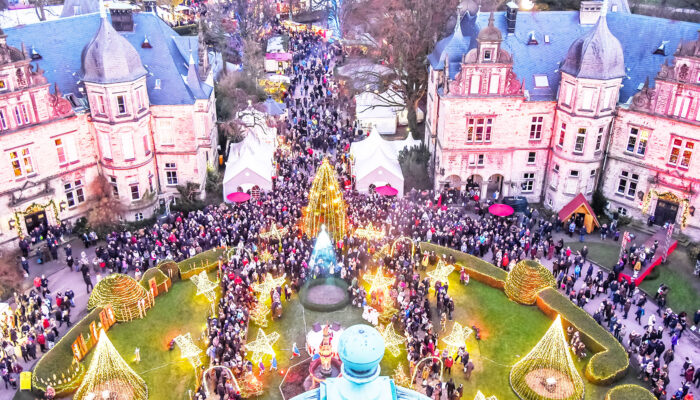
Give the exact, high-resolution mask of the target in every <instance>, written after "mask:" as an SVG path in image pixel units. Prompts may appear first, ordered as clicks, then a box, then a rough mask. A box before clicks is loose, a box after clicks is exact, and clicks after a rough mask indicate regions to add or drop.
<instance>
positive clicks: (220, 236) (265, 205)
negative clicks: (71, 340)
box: [1, 26, 700, 400]
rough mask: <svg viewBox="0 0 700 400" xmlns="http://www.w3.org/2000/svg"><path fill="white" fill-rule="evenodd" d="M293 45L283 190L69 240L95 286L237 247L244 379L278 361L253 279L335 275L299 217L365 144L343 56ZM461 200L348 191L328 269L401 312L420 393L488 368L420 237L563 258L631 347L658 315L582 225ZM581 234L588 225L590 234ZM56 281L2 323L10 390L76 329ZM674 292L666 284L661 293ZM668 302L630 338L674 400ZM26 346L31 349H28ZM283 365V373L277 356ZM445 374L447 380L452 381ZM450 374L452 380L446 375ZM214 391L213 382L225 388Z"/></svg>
mask: <svg viewBox="0 0 700 400" xmlns="http://www.w3.org/2000/svg"><path fill="white" fill-rule="evenodd" d="M274 29H275V30H276V31H277V33H280V32H281V30H282V28H281V27H280V26H276V27H275V28H274ZM289 46H290V51H291V52H292V53H293V58H292V63H291V65H290V68H289V69H288V70H287V71H285V72H286V74H287V75H288V76H289V78H290V85H289V87H288V90H287V92H286V93H285V94H284V96H283V97H284V102H285V103H286V105H287V110H288V115H287V119H286V121H285V122H284V124H285V126H284V129H282V130H281V131H282V132H283V135H284V142H285V143H286V144H287V145H288V146H287V147H285V148H279V149H278V150H277V151H276V153H275V159H276V163H277V177H276V179H275V180H274V187H273V190H272V191H271V192H269V193H264V192H263V193H260V194H259V196H258V197H256V198H253V199H251V200H250V201H248V202H245V203H238V204H234V205H228V204H221V205H216V206H214V205H212V206H207V207H205V208H204V209H202V210H198V211H193V212H189V213H181V212H173V213H170V214H169V215H168V216H167V217H165V219H164V220H162V221H161V222H160V223H158V224H155V225H153V226H151V227H148V228H144V229H141V230H138V231H135V232H130V231H126V230H125V231H120V232H113V233H110V234H109V235H107V236H106V237H105V238H104V242H100V243H98V242H97V238H96V236H92V235H90V234H87V235H86V236H85V237H83V240H84V242H85V245H86V246H89V245H93V246H96V250H95V257H94V258H93V259H92V260H90V259H88V257H87V256H86V255H85V254H84V253H82V254H81V255H80V256H79V257H76V258H77V260H74V259H73V254H72V249H71V248H70V245H68V246H64V251H65V257H66V262H67V263H68V265H69V266H70V267H72V268H74V269H75V270H76V271H80V272H81V273H82V274H83V278H84V280H85V283H86V290H87V291H88V292H89V291H90V290H91V288H92V278H91V277H92V276H93V275H94V276H96V280H99V279H100V277H104V276H107V275H109V274H111V273H114V272H121V273H134V274H137V273H140V272H142V271H144V270H146V269H148V268H151V267H154V266H155V265H157V264H158V263H159V262H160V261H162V260H167V259H170V260H175V261H180V260H183V259H186V258H189V257H192V256H194V255H196V254H198V253H200V252H202V251H205V250H208V249H211V248H214V247H224V246H226V247H229V248H233V249H235V255H234V256H232V257H222V259H221V260H220V262H219V276H220V279H221V297H220V301H219V303H218V304H217V308H216V312H215V313H214V314H213V315H211V316H210V317H209V318H208V321H207V331H206V335H207V337H206V342H207V350H206V353H207V355H208V357H209V360H210V365H223V366H226V367H229V368H230V369H231V371H232V372H233V373H234V375H235V376H236V377H237V378H239V381H240V378H242V377H245V376H247V375H249V374H256V372H257V374H261V373H262V372H263V371H264V370H265V367H266V365H265V364H264V363H262V364H259V365H253V363H251V362H250V361H248V360H246V358H245V357H246V346H245V344H246V339H247V337H248V322H249V318H250V310H251V309H253V308H254V307H255V305H256V302H257V301H258V300H257V299H256V296H255V295H254V291H253V290H252V287H253V284H254V283H259V282H261V281H262V280H263V279H264V277H265V276H266V275H267V274H268V273H269V274H271V275H272V276H274V277H279V276H282V275H285V276H286V278H287V282H288V283H287V284H284V285H282V286H278V287H276V288H275V289H273V290H272V292H271V293H270V298H271V299H273V302H274V300H275V299H276V300H277V304H278V306H279V307H282V304H284V302H283V301H282V300H289V299H290V298H291V296H293V294H294V293H296V292H298V290H299V289H300V287H301V286H302V285H303V283H304V282H305V281H306V280H307V279H308V278H309V277H311V276H318V275H319V274H320V273H322V271H317V270H314V269H312V268H310V266H309V259H310V257H311V253H312V250H313V239H314V238H308V237H306V236H305V235H303V234H302V233H301V231H300V228H298V226H299V223H298V222H299V221H300V219H301V218H302V210H303V208H304V207H305V206H306V201H307V197H308V191H309V188H310V186H311V181H312V179H313V176H314V172H315V170H316V168H317V167H318V166H319V165H320V163H321V161H322V159H323V158H324V157H325V158H328V159H329V160H330V163H331V165H334V166H335V167H336V172H337V175H338V176H339V180H340V182H341V183H343V184H345V182H348V181H351V173H350V168H349V163H348V158H347V151H348V150H349V147H350V144H351V143H352V142H353V141H356V140H362V139H363V138H364V136H365V134H364V133H363V132H362V131H361V130H359V129H357V127H356V125H355V124H354V122H353V121H352V119H351V118H350V117H349V116H348V110H347V109H345V108H344V105H345V104H346V103H347V101H346V100H345V99H343V98H342V95H341V92H340V88H339V87H338V84H337V82H336V81H335V80H334V78H333V71H334V67H335V65H336V64H337V63H338V62H340V61H341V60H342V59H343V55H342V51H341V49H340V48H339V47H338V46H337V45H336V44H333V43H329V42H326V41H324V40H322V39H321V37H320V36H318V35H316V34H315V33H312V32H290V41H289ZM440 196H442V197H440ZM447 198H448V197H447V195H446V193H442V194H441V193H433V192H429V193H428V194H423V193H419V192H417V191H415V190H412V191H410V192H409V193H408V194H407V195H406V196H405V197H403V198H398V199H397V198H391V197H382V196H379V195H377V194H360V193H357V192H355V191H352V190H347V191H346V193H345V201H346V203H347V215H348V221H347V225H348V227H349V229H348V233H347V234H346V237H345V238H344V239H343V240H342V241H341V242H340V243H338V244H337V249H338V254H337V264H336V265H334V266H333V268H332V269H331V270H330V271H326V272H325V273H330V274H332V275H335V276H337V277H340V278H341V279H345V280H347V281H348V283H349V284H350V290H351V291H352V293H351V295H352V297H353V304H354V305H356V306H358V307H363V306H367V305H368V300H367V297H368V296H369V298H370V300H369V305H370V306H373V307H376V308H379V309H383V308H384V307H394V308H396V309H397V310H399V312H397V313H395V314H394V315H393V318H392V320H391V322H392V323H394V324H396V327H397V332H401V333H403V334H405V335H406V337H407V338H408V340H407V343H406V354H407V359H408V362H409V366H410V371H409V372H410V375H412V374H413V372H414V371H416V369H417V375H418V376H419V378H420V379H419V382H420V386H419V387H418V390H421V391H423V392H424V393H425V394H426V395H428V396H429V397H431V398H434V399H443V398H447V399H448V400H455V399H459V398H461V397H462V393H463V387H462V385H461V384H459V385H457V384H455V382H454V377H453V376H452V374H453V373H454V374H462V376H463V377H464V378H465V379H467V380H469V379H470V378H471V374H472V371H473V370H474V368H475V365H474V362H475V360H474V359H473V358H472V357H470V354H469V352H468V351H467V349H466V348H464V347H463V348H460V349H458V351H457V353H455V354H450V353H449V352H448V350H447V349H445V348H442V349H441V348H440V345H439V343H438V334H439V333H440V332H442V331H444V330H445V329H446V322H447V321H448V320H452V319H453V312H454V308H455V304H454V300H453V299H452V297H451V293H449V292H448V289H449V285H448V283H447V282H431V281H430V280H429V279H427V278H425V279H421V275H420V273H421V271H425V270H426V269H427V268H429V267H430V266H434V265H436V263H437V262H438V261H439V256H438V255H436V254H431V253H428V254H425V253H420V252H419V251H418V252H414V244H415V243H417V242H419V241H427V242H433V243H436V244H439V245H442V246H447V247H450V248H453V249H457V250H460V251H462V252H465V253H469V254H472V255H475V256H477V257H480V258H484V259H487V260H490V261H492V263H493V264H494V265H496V266H498V267H500V268H503V269H505V270H510V269H511V268H512V267H513V266H514V265H515V264H516V263H517V262H518V261H520V260H524V259H538V260H543V261H544V260H547V261H548V262H549V261H550V260H551V262H552V265H553V274H554V277H555V279H556V282H557V285H558V287H559V289H560V290H563V291H565V293H567V294H568V295H569V297H570V299H571V300H572V301H573V302H575V303H576V304H578V305H579V306H581V307H584V306H586V304H587V303H588V302H590V301H592V300H594V299H596V298H598V297H602V298H605V300H604V301H603V302H602V303H601V305H600V308H599V309H598V310H597V311H596V312H595V313H593V315H594V318H595V320H596V321H597V322H598V323H600V324H601V325H603V326H605V327H606V328H607V329H609V330H610V332H611V333H612V334H613V335H614V336H615V337H616V338H618V340H620V341H621V342H624V341H625V340H624V338H625V335H626V334H627V329H626V327H625V320H626V319H627V318H628V317H630V316H629V312H630V311H631V310H635V311H634V312H633V315H634V316H635V317H636V318H635V320H636V321H637V322H640V323H641V319H642V317H643V316H644V314H645V311H646V309H648V307H645V305H646V304H647V298H646V296H645V295H644V294H643V293H641V292H640V291H639V289H638V288H636V286H635V285H634V283H628V282H627V281H626V280H622V281H618V279H617V278H618V274H619V273H620V271H621V269H620V268H615V269H614V270H613V271H611V272H604V271H603V270H600V269H598V268H597V267H594V266H593V264H591V263H590V261H589V260H588V249H587V248H586V247H583V248H582V249H581V250H580V251H574V250H572V249H571V248H569V247H566V246H565V245H564V242H563V240H561V239H559V240H556V239H555V234H556V233H557V232H559V231H560V229H562V228H564V229H566V230H569V229H570V225H569V224H562V223H560V222H559V220H558V219H557V218H556V216H552V217H545V216H540V215H539V214H538V213H537V212H533V213H526V214H518V215H517V217H513V218H507V219H506V218H491V217H487V216H486V215H485V209H486V206H485V205H486V204H487V202H486V201H484V199H479V198H478V197H476V195H475V194H474V195H470V196H467V197H465V200H464V204H463V205H464V207H451V206H448V205H447V204H446V203H447V201H443V199H447ZM474 213H476V216H474ZM370 222H371V223H373V224H374V225H375V226H378V225H379V226H380V227H381V228H382V229H383V230H384V232H385V234H386V238H385V239H383V240H380V241H370V240H365V239H361V238H357V237H354V236H353V235H351V229H352V228H353V227H355V228H356V227H363V226H367V224H369V223H370ZM573 223H574V224H575V221H574V222H573ZM273 224H274V225H276V226H279V227H288V228H289V232H288V233H287V234H286V235H284V236H283V237H282V238H281V240H278V239H276V238H269V239H265V240H261V239H260V237H259V235H260V233H261V232H263V231H267V230H269V229H270V227H271V226H272V225H273ZM576 229H580V230H581V228H580V227H578V226H575V227H574V230H576ZM62 234H63V232H61V231H60V230H57V231H53V230H48V231H44V232H39V231H36V232H32V233H31V236H30V239H24V240H23V241H21V242H20V249H21V250H22V252H23V256H24V257H27V256H28V252H29V250H30V249H31V247H32V243H33V244H38V243H40V242H42V241H44V240H45V241H46V242H47V243H49V248H50V249H51V250H50V252H51V255H52V257H54V258H58V257H59V255H58V248H59V247H60V243H61V242H62V241H61V240H60V237H61V235H62ZM603 234H604V235H606V236H607V235H611V237H615V236H616V235H617V229H615V228H614V227H611V228H608V227H605V229H604V233H603V230H601V235H603ZM399 237H405V238H407V240H405V241H402V242H400V243H399V245H398V246H397V249H396V251H393V252H387V251H386V249H387V246H391V243H392V242H393V240H394V239H396V238H399ZM51 243H52V244H51ZM263 247H264V248H265V251H266V252H267V253H269V255H270V257H269V258H267V259H263V257H262V256H261V254H262V250H263ZM632 247H633V248H631V249H630V250H629V251H628V252H626V253H625V256H623V258H622V260H621V264H622V265H621V266H618V267H624V266H625V265H632V266H634V265H636V264H637V263H642V264H643V263H644V262H645V259H646V258H645V255H644V252H645V251H646V250H641V251H640V250H639V248H638V247H636V246H632ZM654 250H655V249H654ZM453 261H454V260H450V259H445V260H444V262H446V263H452V262H453ZM375 265H376V266H381V267H382V268H383V270H384V271H385V273H386V274H387V275H390V276H392V277H393V278H394V283H393V284H392V285H391V288H390V289H389V292H388V295H387V296H384V294H383V293H382V294H379V293H367V292H366V291H365V290H364V289H363V288H362V287H361V285H359V284H358V282H359V279H360V278H361V277H362V276H363V275H364V274H365V273H366V272H368V270H369V268H370V266H375ZM29 272H30V271H29V270H28V269H27V273H29ZM460 282H462V284H467V283H468V282H469V276H468V274H467V273H466V272H465V271H464V270H462V271H461V272H460ZM47 285H48V281H47V282H46V284H44V279H40V281H39V286H37V287H36V288H35V289H34V290H33V291H32V292H30V293H29V294H28V295H18V296H16V298H15V303H16V304H17V305H18V306H17V307H16V309H15V311H14V313H13V315H12V318H13V321H10V323H6V324H4V325H2V329H3V332H2V333H3V343H2V347H3V358H2V369H1V371H2V375H3V379H4V380H5V384H6V386H7V385H10V384H12V379H13V374H16V373H18V371H17V366H16V363H15V362H14V361H16V360H17V357H19V356H21V357H24V359H25V360H27V359H29V358H36V356H37V351H36V348H37V346H39V349H40V351H42V352H44V351H47V350H48V349H50V348H51V347H52V346H53V344H54V343H55V341H56V340H57V336H58V331H57V329H56V327H57V326H61V324H62V323H64V322H65V323H67V324H70V309H71V303H72V292H71V293H64V294H60V293H56V295H55V296H53V295H52V294H51V293H50V292H49V291H48V289H47ZM664 296H665V292H664V291H663V290H662V291H661V293H660V296H659V297H660V298H661V299H663V298H664ZM662 301H663V300H662ZM662 306H663V303H662ZM662 308H663V307H659V311H658V314H655V313H650V315H649V316H648V317H647V318H646V329H645V331H644V332H643V333H637V332H634V331H632V332H629V338H628V342H627V343H626V345H627V346H628V348H629V351H630V354H631V355H632V357H631V359H632V360H633V365H634V366H635V367H636V368H637V370H638V371H639V377H640V379H643V380H645V381H647V382H649V385H650V388H651V389H652V390H653V391H654V394H655V395H657V397H658V398H664V397H662V394H664V393H666V391H667V387H666V386H667V385H668V382H669V379H668V376H669V367H668V366H669V364H670V363H671V362H672V361H673V360H674V358H675V356H674V349H673V347H675V345H673V344H672V346H671V348H665V345H664V343H663V341H662V338H663V336H664V335H667V336H668V337H670V338H671V342H672V343H673V342H674V339H673V338H675V342H676V343H677V341H678V340H679V338H680V337H681V335H683V333H684V332H685V331H686V329H687V328H688V325H689V322H688V321H687V315H686V314H685V313H680V314H675V313H674V312H673V311H672V310H670V309H665V308H663V309H662ZM655 315H657V316H658V318H659V323H657V321H656V317H655ZM699 320H700V314H696V316H695V320H694V322H695V324H697V323H698V321H699ZM476 334H477V335H478V330H477V332H476ZM567 334H568V339H569V341H570V343H571V344H572V348H573V349H574V351H575V352H576V354H577V355H579V357H580V358H583V357H585V356H586V348H585V345H584V344H583V342H582V341H581V340H580V337H579V334H578V332H567ZM18 345H19V346H20V348H21V349H22V351H21V354H16V352H15V351H14V349H15V348H16V346H18ZM25 350H26V351H25ZM678 362H680V361H678ZM684 362H685V363H686V364H687V366H686V365H684V366H683V374H684V383H683V385H682V387H681V388H680V389H679V391H678V392H675V393H673V397H672V398H673V399H676V400H678V399H687V397H686V395H687V394H688V393H689V391H690V387H691V385H692V384H693V383H695V384H696V387H697V385H698V384H700V369H698V371H695V369H694V367H693V366H692V362H690V360H685V361H684ZM273 363H274V367H276V359H275V360H274V361H273ZM455 364H457V367H455ZM272 366H273V365H268V367H272ZM441 366H442V367H443V368H444V369H445V372H446V374H445V375H441V374H440V368H441ZM256 369H257V370H256ZM453 369H454V371H453ZM441 376H443V377H444V378H446V380H441V379H440V377H441ZM6 377H7V378H6ZM204 385H210V388H211V390H207V388H206V387H205V386H204ZM207 393H214V394H215V395H216V396H218V397H212V396H211V395H210V396H209V398H218V399H239V398H240V393H238V392H237V390H236V388H235V387H234V385H232V384H231V382H230V380H229V379H228V378H227V377H226V376H225V374H221V373H215V374H211V379H205V380H204V383H203V386H202V387H200V388H199V389H198V391H197V393H196V398H198V399H200V400H203V399H205V398H207ZM669 393H672V392H669ZM445 396H446V397H445Z"/></svg>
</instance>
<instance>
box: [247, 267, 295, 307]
mask: <svg viewBox="0 0 700 400" xmlns="http://www.w3.org/2000/svg"><path fill="white" fill-rule="evenodd" d="M285 276H287V274H284V275H282V276H280V277H279V278H273V277H272V274H271V273H269V272H268V273H267V275H265V280H264V281H262V283H255V284H253V290H254V291H256V292H257V293H259V295H258V302H261V303H267V301H268V300H270V292H271V291H273V290H274V289H275V288H277V286H282V285H284V277H285Z"/></svg>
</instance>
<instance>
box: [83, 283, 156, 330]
mask: <svg viewBox="0 0 700 400" xmlns="http://www.w3.org/2000/svg"><path fill="white" fill-rule="evenodd" d="M146 302H148V307H150V306H151V305H152V304H153V303H152V302H153V299H152V298H151V295H150V293H149V292H148V291H147V290H146V289H144V288H143V286H141V285H140V284H139V283H138V282H136V281H135V280H134V279H133V278H132V277H130V276H128V275H124V274H112V275H109V276H107V277H105V278H103V279H102V280H101V281H99V282H98V283H97V285H95V287H94V289H93V291H92V293H91V294H90V298H89V299H88V305H87V307H88V309H93V308H96V307H104V306H107V305H111V306H112V308H113V309H114V314H115V317H116V320H117V321H130V320H132V319H134V318H137V317H139V316H140V315H141V314H142V313H143V311H145V310H139V308H140V307H141V306H140V305H139V304H143V305H145V304H146Z"/></svg>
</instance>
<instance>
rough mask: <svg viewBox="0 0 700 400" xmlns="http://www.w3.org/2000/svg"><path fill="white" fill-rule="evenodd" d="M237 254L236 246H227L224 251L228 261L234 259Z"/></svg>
mask: <svg viewBox="0 0 700 400" xmlns="http://www.w3.org/2000/svg"><path fill="white" fill-rule="evenodd" d="M235 256H236V248H235V247H229V246H227V247H226V250H225V251H224V259H225V260H226V261H228V262H231V261H233V259H234V258H235Z"/></svg>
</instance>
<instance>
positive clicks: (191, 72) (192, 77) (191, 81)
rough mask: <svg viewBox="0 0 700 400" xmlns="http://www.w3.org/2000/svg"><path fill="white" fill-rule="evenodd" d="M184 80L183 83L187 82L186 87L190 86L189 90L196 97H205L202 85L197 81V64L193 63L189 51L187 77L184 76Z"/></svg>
mask: <svg viewBox="0 0 700 400" xmlns="http://www.w3.org/2000/svg"><path fill="white" fill-rule="evenodd" d="M185 80H186V81H185V83H187V87H189V88H190V91H191V92H192V94H193V95H194V96H195V97H196V98H198V99H201V98H206V97H207V96H206V95H205V94H204V91H203V90H202V85H201V83H200V81H199V74H197V66H196V64H195V63H194V57H192V53H190V62H189V64H188V66H187V77H186V78H185Z"/></svg>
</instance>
